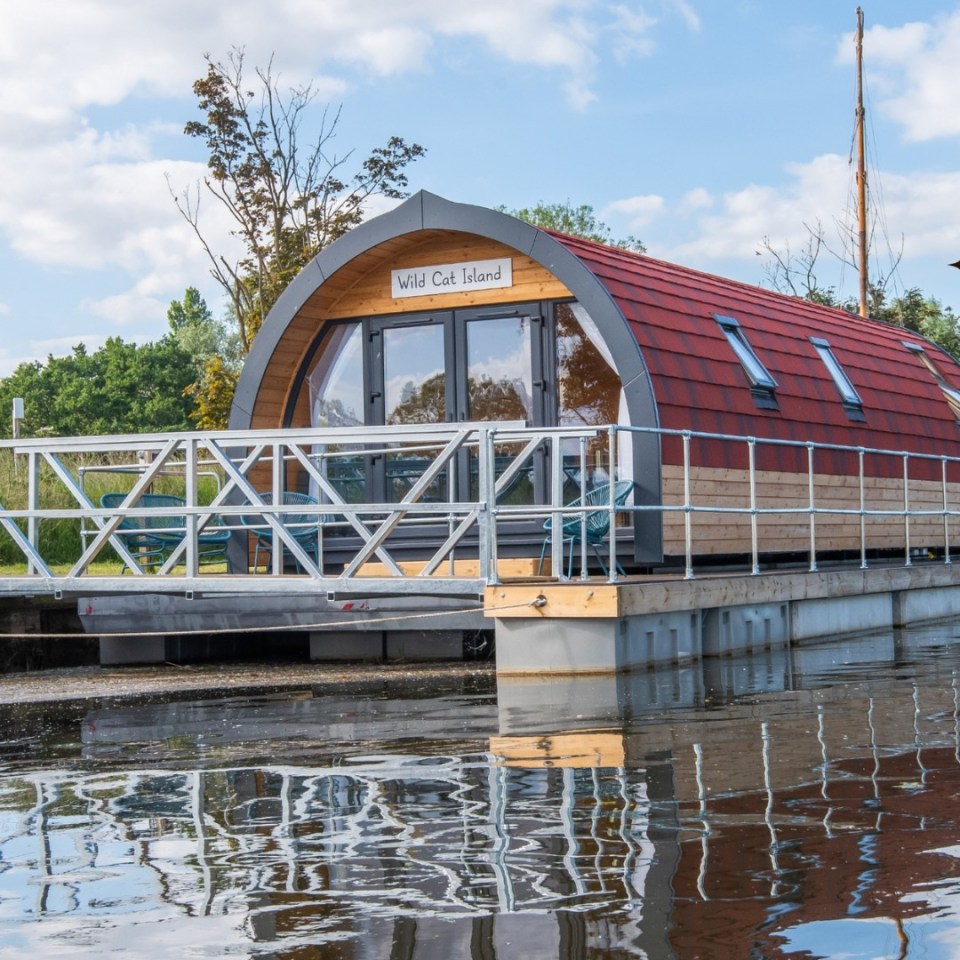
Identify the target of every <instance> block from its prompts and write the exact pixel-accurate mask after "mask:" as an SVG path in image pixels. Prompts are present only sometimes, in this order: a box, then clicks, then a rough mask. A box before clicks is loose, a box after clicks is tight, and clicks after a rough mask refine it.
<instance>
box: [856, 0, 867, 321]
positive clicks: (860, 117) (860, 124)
mask: <svg viewBox="0 0 960 960" xmlns="http://www.w3.org/2000/svg"><path fill="white" fill-rule="evenodd" d="M864 115H865V111H864V108H863V10H861V9H860V7H857V246H858V254H859V255H858V260H859V270H860V316H861V317H865V316H867V314H868V309H867V299H868V297H869V294H870V283H869V278H868V275H867V165H866V159H865V156H864V155H865V152H866V150H865V146H864V145H865V135H864V129H863V128H864Z"/></svg>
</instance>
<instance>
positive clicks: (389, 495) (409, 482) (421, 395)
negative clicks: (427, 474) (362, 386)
mask: <svg viewBox="0 0 960 960" xmlns="http://www.w3.org/2000/svg"><path fill="white" fill-rule="evenodd" d="M449 327H450V317H449V314H446V315H444V314H441V315H438V316H429V317H422V318H418V319H417V320H415V321H413V322H411V321H399V320H396V319H393V320H391V319H386V320H382V321H380V320H378V321H371V324H370V334H369V341H370V349H369V351H368V355H367V356H368V363H369V369H368V383H369V384H370V387H371V389H370V396H369V410H368V417H367V423H376V424H385V425H387V426H390V425H394V424H396V425H400V424H408V423H444V422H446V421H448V420H451V419H453V415H452V414H453V411H452V409H451V403H450V390H449V380H450V375H449V370H450V367H449V364H448V353H449V347H448V340H449V334H448V328H449ZM432 461H433V456H432V454H431V451H423V452H421V453H418V452H402V453H396V454H392V453H387V454H385V455H383V456H375V457H373V458H372V459H371V472H372V476H371V480H372V483H373V489H374V490H378V491H383V495H384V500H385V501H386V502H388V503H396V502H398V501H400V500H402V499H403V497H404V496H405V495H406V494H407V492H408V491H409V490H410V488H411V487H412V486H413V484H414V483H416V481H417V480H418V479H419V478H420V476H421V475H422V474H423V472H424V470H426V468H427V467H428V466H429V464H430V463H431V462H432ZM423 499H426V500H445V499H447V476H446V472H443V473H441V474H440V475H438V477H437V478H436V480H435V481H434V483H433V484H432V486H431V489H430V490H428V491H427V492H426V493H425V494H424V497H423Z"/></svg>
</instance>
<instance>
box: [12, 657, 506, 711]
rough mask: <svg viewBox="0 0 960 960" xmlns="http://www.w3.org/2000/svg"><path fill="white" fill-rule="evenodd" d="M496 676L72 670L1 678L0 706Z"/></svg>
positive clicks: (252, 668) (365, 670)
mask: <svg viewBox="0 0 960 960" xmlns="http://www.w3.org/2000/svg"><path fill="white" fill-rule="evenodd" d="M493 673H494V664H493V662H492V661H490V662H480V663H478V662H472V663H463V662H456V663H449V664H447V663H443V664H441V663H429V662H428V663H412V664H411V663H404V664H360V663H357V664H349V665H343V664H328V663H248V662H245V663H232V664H231V663H215V664H187V665H180V664H172V663H165V664H159V665H155V666H141V667H137V666H124V667H100V666H84V667H66V668H58V669H52V670H38V671H24V672H22V673H7V674H3V675H2V676H0V707H10V706H17V705H20V704H42V703H59V702H67V701H71V702H75V701H84V700H117V699H132V698H136V697H153V696H170V697H179V695H180V694H183V693H203V694H208V695H210V696H215V697H225V696H239V695H253V694H264V693H269V692H271V691H278V690H284V689H288V688H294V687H305V686H309V687H316V686H324V687H326V686H329V687H343V686H351V685H363V686H365V685H368V684H377V683H405V684H406V683H423V682H436V681H438V680H444V679H447V680H472V679H479V678H486V677H490V676H492V675H493Z"/></svg>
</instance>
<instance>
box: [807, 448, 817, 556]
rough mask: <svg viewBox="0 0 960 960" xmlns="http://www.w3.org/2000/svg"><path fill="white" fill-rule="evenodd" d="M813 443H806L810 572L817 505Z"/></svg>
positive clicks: (815, 537)
mask: <svg viewBox="0 0 960 960" xmlns="http://www.w3.org/2000/svg"><path fill="white" fill-rule="evenodd" d="M814 449H815V448H814V445H813V444H812V443H808V444H807V487H808V490H809V495H810V572H811V573H816V571H817V505H816V499H815V491H814V483H813V451H814Z"/></svg>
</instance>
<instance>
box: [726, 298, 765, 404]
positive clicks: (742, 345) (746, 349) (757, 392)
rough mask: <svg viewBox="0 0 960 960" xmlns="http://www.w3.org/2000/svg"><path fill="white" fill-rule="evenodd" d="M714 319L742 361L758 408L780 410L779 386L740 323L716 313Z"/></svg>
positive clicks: (741, 364)
mask: <svg viewBox="0 0 960 960" xmlns="http://www.w3.org/2000/svg"><path fill="white" fill-rule="evenodd" d="M713 319H714V320H716V321H717V325H718V326H719V327H720V329H721V330H722V331H723V335H724V336H725V337H726V338H727V342H728V343H729V344H730V347H731V349H732V350H733V352H734V355H735V356H736V358H737V360H739V361H740V366H741V367H742V368H743V372H744V373H745V374H746V376H747V381H748V382H749V384H750V392H751V394H753V398H754V400H755V401H756V403H757V406H758V407H763V408H765V409H770V410H779V409H780V407H779V405H778V403H777V398H776V393H775V391H776V389H777V387H778V386H779V384H778V383H777V381H776V380H775V379H774V378H773V375H772V374H771V373H770V371H769V370H768V369H767V368H766V367H765V366H764V364H763V361H762V360H761V359H760V358H759V357H758V356H757V353H756V351H755V350H754V349H753V347H752V346H751V345H750V341H749V340H747V337H746V334H745V333H744V332H743V328H742V327H741V326H740V323H739V321H738V320H737V319H736V318H734V317H729V316H726V315H725V314H722V313H715V314H714V315H713Z"/></svg>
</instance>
